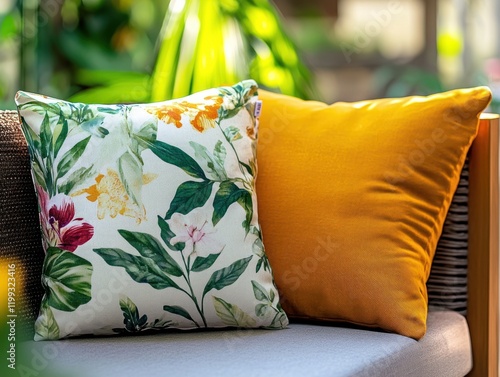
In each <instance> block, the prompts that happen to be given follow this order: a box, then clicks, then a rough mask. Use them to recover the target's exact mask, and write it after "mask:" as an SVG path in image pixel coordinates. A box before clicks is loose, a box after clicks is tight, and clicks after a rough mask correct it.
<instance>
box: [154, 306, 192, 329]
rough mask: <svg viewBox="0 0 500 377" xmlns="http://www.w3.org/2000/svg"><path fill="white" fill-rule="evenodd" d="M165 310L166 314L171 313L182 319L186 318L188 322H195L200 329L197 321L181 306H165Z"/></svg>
mask: <svg viewBox="0 0 500 377" xmlns="http://www.w3.org/2000/svg"><path fill="white" fill-rule="evenodd" d="M163 310H165V311H166V312H169V313H172V314H177V315H180V316H181V317H184V318H186V319H188V320H190V321H191V322H193V323H194V324H195V325H196V327H200V326H199V325H198V324H197V323H196V321H195V320H194V319H193V318H192V317H191V315H190V314H189V313H188V311H187V310H186V309H184V308H183V307H180V306H177V305H172V306H171V305H163Z"/></svg>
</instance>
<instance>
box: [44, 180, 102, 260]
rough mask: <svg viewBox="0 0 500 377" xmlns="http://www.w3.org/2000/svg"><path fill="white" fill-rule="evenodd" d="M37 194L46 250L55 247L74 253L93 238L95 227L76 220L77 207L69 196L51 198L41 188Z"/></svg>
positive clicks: (62, 195) (81, 220)
mask: <svg viewBox="0 0 500 377" xmlns="http://www.w3.org/2000/svg"><path fill="white" fill-rule="evenodd" d="M37 192H38V200H39V202H40V223H41V226H42V233H43V239H44V247H45V249H47V248H48V247H50V246H55V247H59V248H60V249H63V250H67V251H71V252H73V251H75V250H76V248H77V247H78V246H80V245H83V244H84V243H86V242H87V241H89V240H90V239H91V238H92V236H93V235H94V227H93V226H92V225H90V224H89V223H87V222H85V221H84V220H83V219H82V218H75V205H74V203H73V200H72V199H71V198H70V197H69V196H67V195H64V194H57V195H54V196H53V197H52V198H49V195H48V194H47V193H46V192H45V191H44V190H43V189H42V188H41V187H40V186H38V187H37Z"/></svg>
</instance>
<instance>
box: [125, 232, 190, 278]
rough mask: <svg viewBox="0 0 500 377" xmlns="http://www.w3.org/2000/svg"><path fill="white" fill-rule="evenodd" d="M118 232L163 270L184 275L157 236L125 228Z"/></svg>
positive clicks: (174, 274)
mask: <svg viewBox="0 0 500 377" xmlns="http://www.w3.org/2000/svg"><path fill="white" fill-rule="evenodd" d="M118 233H120V235H121V236H122V237H123V238H124V239H125V240H126V241H127V242H128V243H129V244H130V245H132V246H133V247H134V249H136V250H137V251H138V252H139V253H140V254H141V255H142V256H143V257H146V258H150V259H152V260H153V261H154V262H155V263H156V264H157V266H158V267H159V268H160V269H161V270H162V271H164V272H166V273H167V274H170V275H173V276H182V269H181V268H180V266H179V264H178V263H177V262H176V261H175V259H174V258H172V257H171V256H170V255H169V254H168V252H167V250H165V249H164V248H163V246H162V245H161V244H160V241H158V240H157V239H156V238H155V237H153V236H151V235H149V234H146V233H139V232H130V231H128V230H123V229H119V230H118Z"/></svg>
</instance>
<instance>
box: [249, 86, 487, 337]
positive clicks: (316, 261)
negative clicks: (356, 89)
mask: <svg viewBox="0 0 500 377" xmlns="http://www.w3.org/2000/svg"><path fill="white" fill-rule="evenodd" d="M259 97H260V99H262V100H263V110H262V115H261V118H260V128H259V146H258V160H259V179H258V182H257V192H258V196H259V218H260V220H261V224H262V230H263V237H264V242H265V244H266V251H267V253H268V257H269V260H270V262H271V265H272V266H273V271H274V274H275V279H276V283H277V285H278V289H279V290H280V294H281V297H282V305H283V308H284V309H285V311H286V312H287V314H288V315H289V316H290V317H292V318H302V319H315V320H332V321H348V322H352V323H356V324H360V325H364V326H370V327H379V328H382V329H385V330H387V331H391V332H395V333H399V334H402V335H406V336H409V337H412V338H415V339H419V338H421V337H422V336H423V335H424V334H425V330H426V318H427V292H426V286H425V283H426V280H427V278H428V276H429V271H430V267H431V263H432V258H433V256H434V252H435V248H436V244H437V241H438V238H439V236H440V233H441V229H442V226H443V222H444V219H445V217H446V213H447V210H448V208H449V205H450V201H451V199H452V196H453V193H454V190H455V188H456V186H457V184H458V180H459V175H460V171H461V168H462V165H463V163H464V161H465V158H466V154H467V151H468V149H469V147H470V145H471V143H472V140H473V139H474V137H475V135H476V132H477V127H478V118H479V115H480V113H481V112H482V111H483V110H484V109H485V108H486V106H487V105H488V103H489V102H490V99H491V93H490V91H489V90H488V89H487V88H484V87H479V88H473V89H461V90H454V91H450V92H447V93H441V94H435V95H431V96H428V97H408V98H400V99H379V100H372V101H364V102H358V103H336V104H333V105H331V106H327V105H326V104H324V103H320V102H311V101H302V100H299V99H296V98H292V97H288V96H284V95H279V94H274V93H269V92H265V91H259Z"/></svg>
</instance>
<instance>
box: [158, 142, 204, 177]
mask: <svg viewBox="0 0 500 377" xmlns="http://www.w3.org/2000/svg"><path fill="white" fill-rule="evenodd" d="M149 148H150V149H151V151H152V152H153V153H154V154H155V155H157V156H158V157H159V158H161V159H162V160H163V161H165V162H166V163H168V164H172V165H175V166H177V167H179V168H181V169H182V170H184V171H185V172H186V173H187V174H189V175H190V176H191V177H195V178H201V179H203V180H206V179H207V177H206V176H205V173H204V172H203V169H202V168H201V167H200V165H198V163H197V162H196V161H195V160H194V159H193V158H192V157H191V156H189V155H188V154H187V153H186V152H184V151H183V150H182V149H180V148H177V147H174V146H173V145H170V144H167V143H164V142H162V141H159V140H155V141H154V142H153V143H149Z"/></svg>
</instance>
